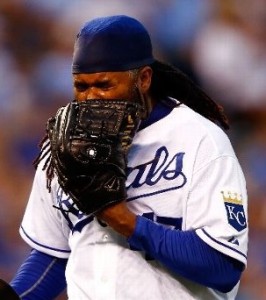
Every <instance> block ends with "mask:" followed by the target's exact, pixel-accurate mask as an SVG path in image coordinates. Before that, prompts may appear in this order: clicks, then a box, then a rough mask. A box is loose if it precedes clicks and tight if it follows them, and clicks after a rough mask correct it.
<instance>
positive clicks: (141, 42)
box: [72, 15, 155, 74]
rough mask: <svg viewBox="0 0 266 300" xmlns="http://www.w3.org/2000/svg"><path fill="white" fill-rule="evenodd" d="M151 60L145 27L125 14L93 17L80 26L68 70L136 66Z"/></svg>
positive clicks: (91, 70)
mask: <svg viewBox="0 0 266 300" xmlns="http://www.w3.org/2000/svg"><path fill="white" fill-rule="evenodd" d="M154 61H155V59H154V58H153V54H152V44H151V39H150V35H149V33H148V31H147V30H146V29H145V27H144V26H143V25H142V24H141V23H140V22H139V21H138V20H136V19H134V18H132V17H128V16H125V15H116V16H109V17H103V18H96V19H93V20H91V21H89V22H86V23H85V24H84V26H83V27H82V28H81V29H80V31H79V33H78V35H77V38H76V41H75V45H74V53H73V63H72V73H73V74H78V73H97V72H115V71H127V70H132V69H136V68H139V67H142V66H145V65H149V64H152V63H153V62H154Z"/></svg>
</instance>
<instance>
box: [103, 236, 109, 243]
mask: <svg viewBox="0 0 266 300" xmlns="http://www.w3.org/2000/svg"><path fill="white" fill-rule="evenodd" d="M108 238H109V237H108V234H105V235H104V236H103V240H104V241H105V242H106V241H107V240H108Z"/></svg>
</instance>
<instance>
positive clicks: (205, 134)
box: [171, 104, 235, 156]
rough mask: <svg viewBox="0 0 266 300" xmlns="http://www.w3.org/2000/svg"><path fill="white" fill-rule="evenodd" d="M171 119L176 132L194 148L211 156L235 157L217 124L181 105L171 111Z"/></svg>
mask: <svg viewBox="0 0 266 300" xmlns="http://www.w3.org/2000/svg"><path fill="white" fill-rule="evenodd" d="M171 118H172V119H173V121H175V122H176V124H177V130H178V132H179V133H180V134H181V135H182V136H183V137H184V139H186V140H188V141H190V142H191V143H192V144H193V145H194V146H197V147H204V148H206V150H207V152H208V153H212V154H213V155H216V156H219V155H233V156H234V155H235V153H234V150H233V147H232V144H231V141H230V139H229V137H228V135H227V134H226V133H225V131H224V130H223V129H222V128H220V127H219V126H218V125H217V124H215V123H214V122H212V121H210V120H209V119H207V118H205V117H203V116H202V115H200V114H199V113H197V112H195V111H194V110H192V109H191V108H189V107H188V106H186V105H184V104H181V105H180V106H178V107H176V108H175V109H174V110H173V111H172V115H171Z"/></svg>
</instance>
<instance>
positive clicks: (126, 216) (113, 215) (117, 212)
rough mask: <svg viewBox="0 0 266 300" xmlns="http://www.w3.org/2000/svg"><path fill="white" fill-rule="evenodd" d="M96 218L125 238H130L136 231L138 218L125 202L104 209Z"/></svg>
mask: <svg viewBox="0 0 266 300" xmlns="http://www.w3.org/2000/svg"><path fill="white" fill-rule="evenodd" d="M96 217H97V218H99V219H100V220H101V221H103V222H105V223H106V224H107V225H109V226H110V227H112V228H113V229H114V230H115V231H116V232H118V233H120V234H122V235H124V236H125V237H130V236H131V235H132V234H133V232H134V230H135V226H136V218H137V216H136V215H135V214H134V213H133V212H132V211H130V210H129V209H128V207H127V205H126V202H125V201H123V202H119V203H116V204H114V205H111V206H108V207H106V208H104V209H103V210H101V211H100V212H98V213H97V214H96Z"/></svg>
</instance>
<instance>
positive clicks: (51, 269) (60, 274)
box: [10, 250, 67, 300]
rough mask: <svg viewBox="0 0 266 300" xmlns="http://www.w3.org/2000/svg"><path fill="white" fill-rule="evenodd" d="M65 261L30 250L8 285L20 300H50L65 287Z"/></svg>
mask: <svg viewBox="0 0 266 300" xmlns="http://www.w3.org/2000/svg"><path fill="white" fill-rule="evenodd" d="M66 263H67V260H66V259H62V258H56V257H53V256H50V255H47V254H44V253H42V252H40V251H37V250H32V251H31V253H30V255H29V256H28V258H27V259H26V260H25V262H24V263H23V264H22V265H21V267H20V269H19V270H18V272H17V274H16V275H15V277H14V278H13V279H12V281H11V282H10V285H11V286H12V287H13V289H14V290H15V291H16V293H17V294H18V295H19V296H20V298H21V299H22V300H52V299H54V298H55V297H57V296H58V295H59V294H60V293H61V292H62V291H63V290H64V289H65V287H66V280H65V268H66Z"/></svg>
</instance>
